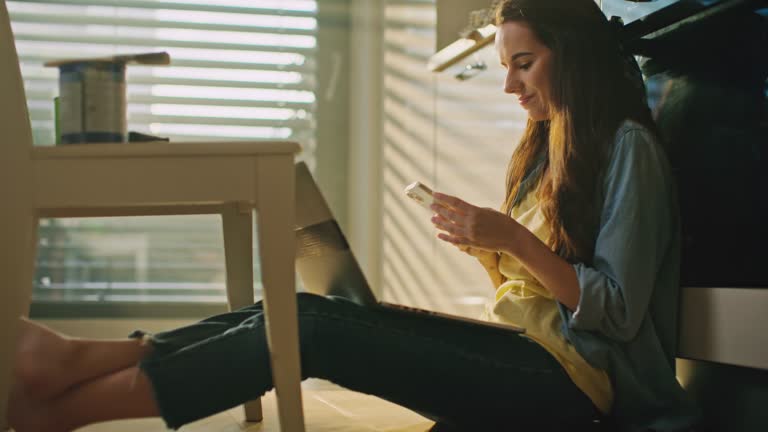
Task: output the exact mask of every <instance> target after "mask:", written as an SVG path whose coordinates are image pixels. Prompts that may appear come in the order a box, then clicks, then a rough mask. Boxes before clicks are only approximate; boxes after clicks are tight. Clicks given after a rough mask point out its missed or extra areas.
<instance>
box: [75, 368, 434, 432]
mask: <svg viewBox="0 0 768 432" xmlns="http://www.w3.org/2000/svg"><path fill="white" fill-rule="evenodd" d="M302 387H303V396H304V421H305V423H306V429H307V432H325V431H334V432H425V431H428V430H429V428H430V427H431V426H432V425H433V422H431V421H429V420H427V419H426V418H424V417H422V416H420V415H418V414H416V413H414V412H412V411H410V410H407V409H405V408H402V407H400V406H398V405H395V404H392V403H390V402H387V401H384V400H382V399H379V398H377V397H374V396H369V395H365V394H362V393H356V392H352V391H348V390H345V389H343V388H341V387H338V386H335V385H333V384H331V383H328V382H325V381H321V380H307V381H305V382H304V383H303V384H302ZM262 407H263V411H264V421H263V422H262V423H255V424H247V423H245V421H244V414H243V409H242V407H237V408H233V409H231V410H229V411H226V412H223V413H220V414H217V415H215V416H212V417H209V418H206V419H203V420H200V421H198V422H195V423H192V424H189V425H187V426H185V427H183V428H181V429H180V432H236V431H249V432H257V431H258V432H278V431H279V430H280V427H279V424H278V421H277V408H276V404H275V397H274V392H269V393H267V395H266V396H265V397H264V398H262ZM166 430H167V429H166V428H165V426H164V424H163V422H162V421H161V420H159V419H148V420H130V421H116V422H109V423H101V424H97V425H92V426H88V427H86V428H82V429H79V430H78V432H138V431H141V432H165V431H166Z"/></svg>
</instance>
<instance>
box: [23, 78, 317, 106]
mask: <svg viewBox="0 0 768 432" xmlns="http://www.w3.org/2000/svg"><path fill="white" fill-rule="evenodd" d="M24 81H25V82H29V83H34V82H35V81H37V82H42V83H45V82H51V81H52V79H51V78H50V77H46V76H40V75H38V74H35V73H29V74H25V76H24ZM128 82H129V85H130V84H151V85H161V84H162V85H173V86H192V87H228V88H240V89H264V90H286V91H288V90H297V91H307V92H311V91H313V90H314V89H315V86H314V85H313V84H312V83H301V84H275V83H260V82H255V83H254V82H244V81H216V80H201V79H189V78H185V79H180V78H160V77H154V78H153V77H150V76H132V77H131V78H130V80H129V81H128ZM275 102H278V101H275Z"/></svg>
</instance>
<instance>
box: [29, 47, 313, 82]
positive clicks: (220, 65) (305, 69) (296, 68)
mask: <svg viewBox="0 0 768 432" xmlns="http://www.w3.org/2000/svg"><path fill="white" fill-rule="evenodd" d="M111 53H112V49H111V48H110V50H109V52H107V53H105V54H104V55H109V54H111ZM76 55H78V54H76V53H74V52H73V53H71V54H70V55H66V54H62V53H61V52H57V51H54V50H52V51H50V52H49V53H48V54H46V55H42V54H30V53H23V52H22V53H20V54H19V57H20V61H21V64H22V66H25V65H26V66H29V67H32V66H35V67H37V66H39V67H41V68H43V67H44V66H43V63H45V62H48V61H51V60H57V59H60V58H62V57H69V56H72V57H74V56H76ZM79 55H82V54H79ZM306 59H307V62H306V63H305V64H303V65H295V64H289V65H282V64H269V63H246V62H231V61H216V60H213V59H212V60H193V59H183V58H182V59H179V58H174V57H173V56H171V66H180V67H193V68H212V69H242V70H253V71H267V72H299V73H302V74H307V75H311V74H313V73H315V72H316V70H317V67H316V63H315V62H314V61H313V59H312V58H311V57H306ZM53 70H55V69H53Z"/></svg>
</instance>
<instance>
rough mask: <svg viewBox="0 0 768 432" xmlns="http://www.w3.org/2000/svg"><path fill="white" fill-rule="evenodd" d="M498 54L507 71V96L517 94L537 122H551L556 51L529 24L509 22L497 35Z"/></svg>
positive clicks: (522, 104) (505, 80) (521, 103)
mask: <svg viewBox="0 0 768 432" xmlns="http://www.w3.org/2000/svg"><path fill="white" fill-rule="evenodd" d="M496 50H497V51H498V53H499V59H500V60H501V65H502V66H504V68H506V69H507V76H506V78H505V79H504V92H505V93H510V94H515V95H517V96H518V98H519V100H520V105H521V106H522V107H523V108H525V109H526V110H527V111H528V116H529V117H530V118H531V119H532V120H534V121H541V120H547V119H548V118H549V110H548V107H549V105H550V101H551V96H550V94H551V88H552V86H551V74H550V68H551V64H552V51H551V50H550V49H549V48H547V46H545V45H544V44H543V43H541V41H539V39H538V38H537V37H536V35H535V34H534V33H533V31H532V30H531V29H530V27H528V25H526V24H525V23H522V22H518V21H509V22H506V23H504V24H502V25H501V26H500V27H499V28H498V30H497V31H496Z"/></svg>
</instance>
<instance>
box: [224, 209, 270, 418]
mask: <svg viewBox="0 0 768 432" xmlns="http://www.w3.org/2000/svg"><path fill="white" fill-rule="evenodd" d="M222 222H223V227H224V256H225V261H226V269H227V302H228V304H229V310H230V311H232V310H236V309H239V308H242V307H245V306H248V305H251V304H253V214H252V210H251V207H250V206H249V205H245V204H242V205H241V204H238V203H233V204H232V205H230V206H227V208H226V209H225V210H224V211H223V212H222ZM244 409H245V420H246V421H248V422H260V421H262V419H263V418H264V416H263V414H262V410H261V399H255V400H253V401H249V402H247V403H246V404H245V405H244Z"/></svg>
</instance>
